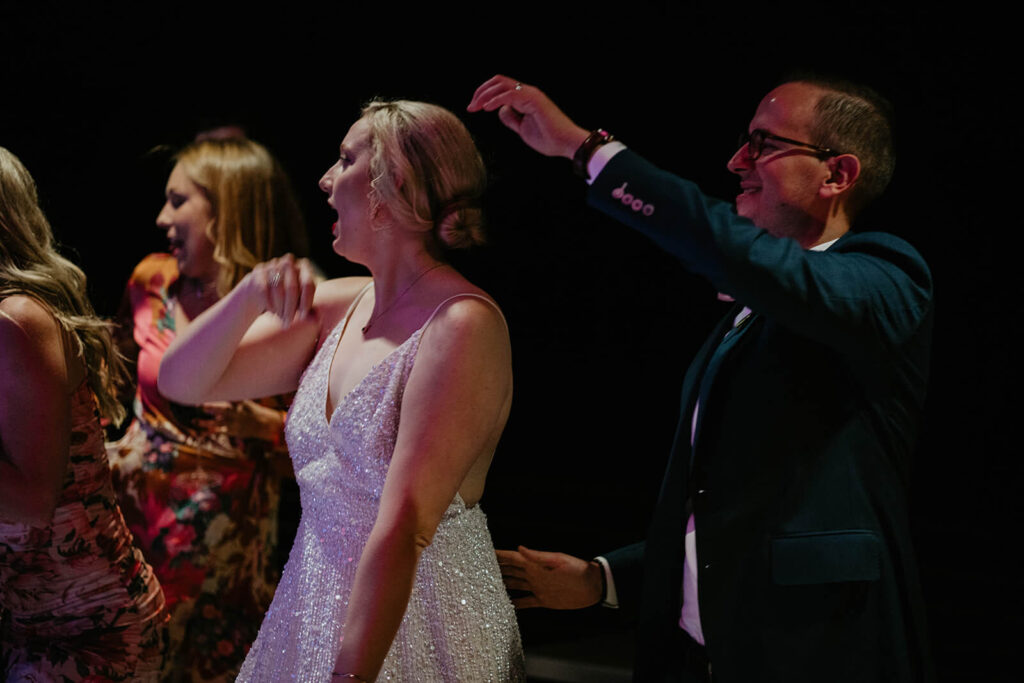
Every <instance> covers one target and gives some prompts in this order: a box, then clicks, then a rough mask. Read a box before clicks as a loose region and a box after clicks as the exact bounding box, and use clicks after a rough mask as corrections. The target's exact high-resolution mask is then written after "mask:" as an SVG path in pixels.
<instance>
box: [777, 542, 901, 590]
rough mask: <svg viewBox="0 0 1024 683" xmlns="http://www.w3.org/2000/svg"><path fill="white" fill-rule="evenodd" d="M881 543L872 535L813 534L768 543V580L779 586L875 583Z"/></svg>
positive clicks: (879, 569)
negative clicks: (769, 567) (769, 578)
mask: <svg viewBox="0 0 1024 683" xmlns="http://www.w3.org/2000/svg"><path fill="white" fill-rule="evenodd" d="M881 553H882V542H881V540H880V539H879V538H878V534H876V533H875V532H874V531H868V530H862V529H850V530H846V531H828V532H815V533H807V534H794V535H789V536H779V537H777V538H773V539H772V557H771V563H772V580H773V581H774V582H775V583H776V584H778V585H780V586H796V585H805V584H814V583H838V582H843V581H877V580H878V578H879V575H880V573H881Z"/></svg>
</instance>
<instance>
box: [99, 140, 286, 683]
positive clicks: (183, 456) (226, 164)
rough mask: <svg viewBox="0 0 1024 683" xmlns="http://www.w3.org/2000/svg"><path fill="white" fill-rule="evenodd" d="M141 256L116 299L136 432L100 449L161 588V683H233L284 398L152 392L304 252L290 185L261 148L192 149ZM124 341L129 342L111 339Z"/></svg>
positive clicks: (264, 594) (269, 551) (273, 540)
mask: <svg viewBox="0 0 1024 683" xmlns="http://www.w3.org/2000/svg"><path fill="white" fill-rule="evenodd" d="M165 194H166V201H165V203H164V206H163V208H162V209H161V211H160V213H159V215H158V216H157V221H156V222H157V225H158V227H159V228H160V229H162V230H165V231H166V232H167V240H168V252H167V253H158V254H152V255H150V256H147V257H146V258H145V259H143V260H142V262H141V263H139V264H138V266H137V267H136V268H135V270H134V272H133V273H132V276H131V279H130V281H129V283H128V287H127V290H126V306H125V308H127V309H128V312H127V314H126V316H125V317H128V316H130V318H129V323H127V324H126V326H125V327H126V328H128V329H130V330H131V337H132V341H133V342H134V344H133V345H132V348H130V349H129V350H127V351H126V354H127V355H131V356H133V357H135V358H137V362H136V372H137V389H136V394H135V404H134V412H135V416H134V420H133V421H132V423H131V425H130V426H129V427H128V430H127V432H126V433H125V435H124V436H123V438H121V439H120V440H119V441H118V442H116V443H112V444H110V446H109V452H110V459H111V463H112V466H113V468H114V481H115V484H116V487H117V490H118V492H119V495H120V501H121V507H122V508H123V510H124V513H125V517H126V519H127V520H128V523H129V525H130V526H131V529H132V531H133V532H134V533H135V536H136V538H137V539H138V542H139V545H140V547H141V548H142V550H143V552H144V553H145V555H146V558H147V559H148V560H149V562H150V563H151V564H152V565H153V568H154V570H155V571H156V573H157V576H158V577H159V578H160V581H161V583H162V585H163V586H164V592H165V594H166V596H167V605H168V608H169V610H170V613H171V617H172V618H171V623H170V647H169V650H168V658H167V663H166V666H165V674H166V678H165V680H169V681H230V680H233V679H234V677H235V675H237V673H238V667H239V665H240V664H241V662H242V659H243V658H244V656H245V650H246V648H247V647H248V646H249V644H250V643H251V642H252V640H253V638H254V637H255V635H256V631H257V629H258V628H259V623H260V620H261V619H262V617H263V614H264V612H265V611H266V609H267V606H268V605H269V604H270V600H271V597H272V596H273V592H274V588H275V586H276V584H277V581H278V579H279V566H280V564H279V561H278V558H277V555H276V553H277V550H278V526H277V515H278V506H279V502H280V487H281V483H282V480H283V477H290V476H292V474H291V465H290V461H289V460H288V457H287V452H286V450H285V448H284V443H283V435H282V428H283V424H284V418H285V409H286V408H287V404H288V397H287V396H276V397H272V398H265V397H253V398H261V400H259V401H253V400H246V401H236V402H231V403H216V404H207V405H203V406H198V407H196V406H185V405H181V404H178V403H175V402H173V401H171V400H168V399H167V398H165V397H164V396H163V395H161V393H160V392H159V391H158V389H157V385H156V379H157V371H158V369H159V367H160V361H161V358H162V357H163V355H164V352H165V351H166V349H167V347H168V345H169V344H170V343H171V341H173V340H174V338H175V337H176V336H177V335H180V334H181V333H182V332H183V331H184V330H186V329H187V328H188V326H189V324H190V321H191V320H193V319H194V318H195V317H196V316H197V315H199V314H200V313H202V312H203V311H204V310H206V309H207V308H209V307H210V306H211V305H212V304H214V303H215V302H216V301H218V300H219V299H220V298H221V297H222V296H224V295H225V294H227V293H228V292H229V291H231V289H232V288H233V287H234V286H235V284H236V283H238V282H239V281H240V280H241V279H242V278H243V276H245V274H246V273H248V272H249V271H250V270H251V269H252V267H253V266H255V265H256V264H257V263H259V262H261V261H264V260H266V259H268V258H271V257H273V256H280V255H281V254H284V253H286V252H289V253H291V252H296V251H297V252H299V253H303V252H304V249H305V240H306V236H305V228H304V225H303V221H302V218H301V215H300V212H299V210H298V206H297V203H296V201H295V199H294V196H293V194H292V191H291V188H290V184H289V181H288V179H287V177H286V175H285V173H284V172H283V170H282V169H281V166H280V165H279V163H278V162H277V161H276V160H275V159H274V157H273V156H272V155H271V154H270V152H269V151H267V149H266V148H265V147H264V146H262V145H260V144H259V143H257V142H255V141H253V140H249V139H243V138H230V137H229V138H225V139H203V140H200V141H197V142H194V143H192V144H190V145H188V146H187V147H185V148H184V149H182V150H181V151H179V152H178V153H177V155H176V156H175V157H174V166H173V169H172V170H171V173H170V176H169V178H168V180H167V185H166V191H165ZM122 336H126V335H122Z"/></svg>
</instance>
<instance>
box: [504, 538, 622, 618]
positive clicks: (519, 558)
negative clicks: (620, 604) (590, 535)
mask: <svg viewBox="0 0 1024 683" xmlns="http://www.w3.org/2000/svg"><path fill="white" fill-rule="evenodd" d="M495 553H497V555H498V565H499V566H500V567H501V578H502V579H503V580H504V581H505V586H506V587H507V588H509V589H511V590H517V591H524V592H526V593H528V595H524V596H522V597H518V598H514V599H513V600H512V603H513V604H514V605H515V606H516V607H547V608H548V609H580V608H583V607H590V606H591V605H596V604H597V603H598V602H599V601H600V600H601V597H602V596H601V590H602V589H601V586H602V576H601V572H603V571H604V570H603V569H602V568H601V565H599V564H598V563H597V562H587V561H586V560H581V559H580V558H578V557H573V556H572V555H566V554H565V553H546V552H541V551H539V550H530V549H529V548H526V547H523V546H519V550H518V551H516V550H496V551H495Z"/></svg>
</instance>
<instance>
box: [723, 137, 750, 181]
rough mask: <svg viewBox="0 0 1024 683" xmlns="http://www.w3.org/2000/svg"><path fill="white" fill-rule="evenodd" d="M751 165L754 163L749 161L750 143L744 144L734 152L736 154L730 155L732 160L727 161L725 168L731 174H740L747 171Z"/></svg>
mask: <svg viewBox="0 0 1024 683" xmlns="http://www.w3.org/2000/svg"><path fill="white" fill-rule="evenodd" d="M753 165H754V162H753V161H752V160H751V159H750V143H749V142H744V143H743V144H742V145H740V148H739V149H738V150H736V153H735V154H733V155H732V158H731V159H729V162H728V163H727V164H726V165H725V167H726V168H727V169H729V170H730V171H732V172H733V173H742V172H743V171H747V170H749V169H750V168H751V167H752V166H753Z"/></svg>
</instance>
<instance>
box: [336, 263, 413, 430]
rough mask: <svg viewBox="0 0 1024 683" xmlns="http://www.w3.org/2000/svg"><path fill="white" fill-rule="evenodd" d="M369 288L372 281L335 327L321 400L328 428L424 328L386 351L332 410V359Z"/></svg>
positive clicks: (371, 285)
mask: <svg viewBox="0 0 1024 683" xmlns="http://www.w3.org/2000/svg"><path fill="white" fill-rule="evenodd" d="M371 287H373V281H372V280H371V281H370V282H368V283H367V284H366V286H365V287H363V289H362V290H361V291H360V292H359V294H358V295H357V296H356V298H355V300H354V301H353V302H352V304H351V305H350V306H349V309H348V311H347V312H346V313H345V317H344V318H343V319H342V320H341V321H340V322H339V323H338V325H337V326H336V327H335V330H336V331H337V332H338V339H337V341H335V342H334V348H333V349H331V356H330V360H328V361H327V380H326V382H325V384H324V399H323V413H322V414H323V416H324V419H325V420H326V421H327V426H328V427H329V426H330V424H331V421H332V420H333V419H334V416H335V415H336V414H337V413H338V410H339V409H340V408H341V407H342V406H343V405H345V403H346V402H347V401H348V397H349V396H351V395H352V394H353V393H355V391H356V390H357V389H359V387H361V386H363V384H364V383H365V382H366V380H367V379H368V378H369V377H370V376H371V375H372V374H373V373H375V372H376V371H377V369H378V368H380V367H381V366H382V365H383V364H384V363H385V362H386V361H387V360H388V359H389V358H391V356H393V355H395V353H397V352H398V350H399V349H401V348H402V347H404V346H405V345H406V344H408V343H409V341H410V340H412V338H413V337H415V336H416V335H417V334H418V333H419V331H420V330H422V329H423V328H424V327H425V326H426V323H424V324H423V325H421V326H420V327H418V328H417V329H415V330H413V332H412V333H411V334H410V335H409V336H408V337H406V338H405V340H404V341H403V342H402V343H401V344H399V345H397V346H396V347H395V348H393V349H391V350H390V351H388V352H387V354H385V355H384V357H383V358H381V359H380V360H378V361H377V362H376V363H374V364H373V365H371V366H370V369H369V370H367V371H366V374H364V375H363V376H362V377H361V378H360V379H359V381H358V382H356V383H355V384H353V385H352V388H351V389H349V390H348V391H346V392H345V394H344V395H343V396H342V397H341V398H339V399H338V402H337V403H336V404H335V405H334V407H333V408H332V407H331V406H330V403H331V372H332V371H333V370H334V359H335V357H336V356H337V355H338V349H339V348H340V347H341V339H342V337H344V336H345V331H346V330H348V324H349V323H350V322H351V321H352V316H353V315H355V312H356V308H357V307H358V306H359V302H360V301H362V300H363V297H364V296H366V293H367V292H368V291H370V288H371ZM428 321H429V318H428ZM332 334H333V333H332Z"/></svg>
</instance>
